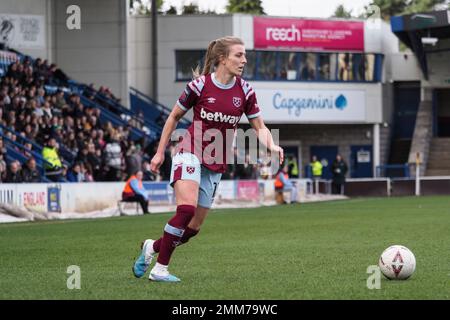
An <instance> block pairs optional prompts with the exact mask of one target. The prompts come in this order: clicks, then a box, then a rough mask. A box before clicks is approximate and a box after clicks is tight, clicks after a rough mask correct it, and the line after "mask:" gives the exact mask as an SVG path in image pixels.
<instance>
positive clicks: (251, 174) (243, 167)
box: [236, 154, 256, 179]
mask: <svg viewBox="0 0 450 320" xmlns="http://www.w3.org/2000/svg"><path fill="white" fill-rule="evenodd" d="M236 177H237V178H238V179H256V171H255V167H254V166H253V165H252V164H251V163H250V156H249V155H248V154H246V155H245V158H244V163H243V164H239V163H238V164H237V165H236Z"/></svg>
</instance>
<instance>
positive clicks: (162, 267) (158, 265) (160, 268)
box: [153, 262, 168, 272]
mask: <svg viewBox="0 0 450 320" xmlns="http://www.w3.org/2000/svg"><path fill="white" fill-rule="evenodd" d="M167 268H168V266H165V265H163V264H161V263H158V262H156V263H155V266H154V267H153V271H157V272H158V271H163V272H164V271H167Z"/></svg>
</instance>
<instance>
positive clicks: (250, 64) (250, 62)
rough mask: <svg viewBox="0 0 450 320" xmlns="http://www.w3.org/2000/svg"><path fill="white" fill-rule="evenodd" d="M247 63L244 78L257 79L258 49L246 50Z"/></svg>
mask: <svg viewBox="0 0 450 320" xmlns="http://www.w3.org/2000/svg"><path fill="white" fill-rule="evenodd" d="M246 58H247V64H246V65H245V68H244V73H243V74H242V77H243V78H244V79H248V80H251V79H255V71H256V51H247V52H246Z"/></svg>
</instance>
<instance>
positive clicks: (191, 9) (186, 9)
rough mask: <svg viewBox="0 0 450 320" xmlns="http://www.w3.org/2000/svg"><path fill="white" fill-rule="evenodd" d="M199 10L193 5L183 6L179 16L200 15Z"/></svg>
mask: <svg viewBox="0 0 450 320" xmlns="http://www.w3.org/2000/svg"><path fill="white" fill-rule="evenodd" d="M200 13H201V12H200V9H199V8H198V5H197V4H195V3H189V4H185V5H184V6H183V9H181V14H200Z"/></svg>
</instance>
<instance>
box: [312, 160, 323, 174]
mask: <svg viewBox="0 0 450 320" xmlns="http://www.w3.org/2000/svg"><path fill="white" fill-rule="evenodd" d="M322 168H323V166H322V163H321V162H320V161H319V160H317V157H316V156H313V158H312V162H311V170H312V175H313V178H316V179H320V178H322Z"/></svg>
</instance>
